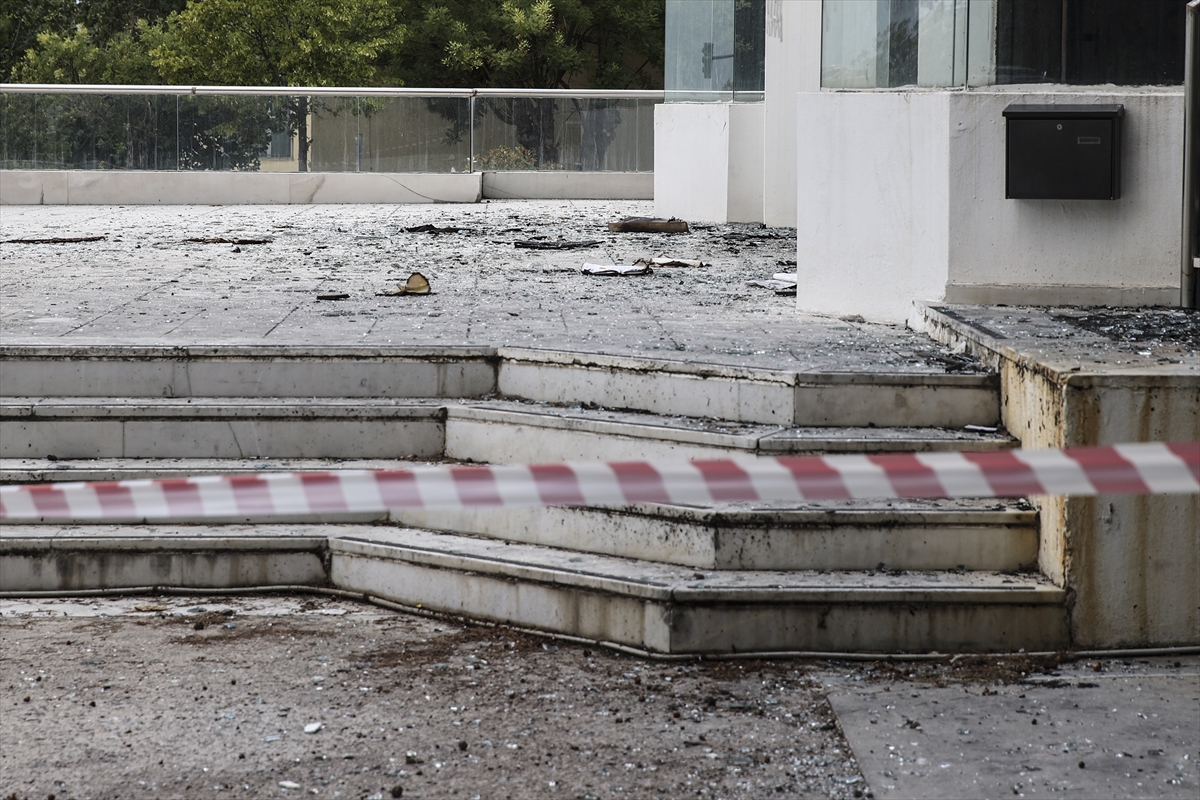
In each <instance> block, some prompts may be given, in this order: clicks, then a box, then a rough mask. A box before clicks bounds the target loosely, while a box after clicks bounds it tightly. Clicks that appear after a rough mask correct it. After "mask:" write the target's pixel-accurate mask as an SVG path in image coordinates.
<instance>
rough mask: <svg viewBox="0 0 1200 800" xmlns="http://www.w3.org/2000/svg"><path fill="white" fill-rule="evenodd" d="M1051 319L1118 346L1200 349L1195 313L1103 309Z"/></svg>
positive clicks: (1199, 321) (1199, 315)
mask: <svg viewBox="0 0 1200 800" xmlns="http://www.w3.org/2000/svg"><path fill="white" fill-rule="evenodd" d="M1050 318H1051V319H1053V320H1055V321H1056V322H1062V323H1065V324H1067V325H1070V326H1071V327H1073V328H1080V329H1082V330H1085V331H1089V332H1091V333H1095V334H1099V335H1100V336H1103V337H1104V338H1105V339H1108V340H1109V341H1111V342H1116V343H1118V344H1131V343H1135V342H1136V343H1141V342H1162V343H1167V344H1174V345H1180V346H1183V347H1188V348H1193V349H1195V348H1200V313H1197V312H1196V311H1195V310H1194V309H1186V308H1175V309H1166V308H1163V309H1158V308H1129V309H1120V308H1104V309H1089V310H1087V311H1086V312H1084V313H1082V314H1051V315H1050Z"/></svg>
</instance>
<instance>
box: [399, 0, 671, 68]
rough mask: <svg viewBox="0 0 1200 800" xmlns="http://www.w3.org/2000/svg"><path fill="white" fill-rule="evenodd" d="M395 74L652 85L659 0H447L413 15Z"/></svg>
mask: <svg viewBox="0 0 1200 800" xmlns="http://www.w3.org/2000/svg"><path fill="white" fill-rule="evenodd" d="M408 26H409V29H408V35H407V36H406V37H405V40H404V43H403V47H402V49H401V51H400V53H399V54H398V55H399V58H397V59H396V60H395V61H393V62H392V63H390V64H389V65H388V69H389V70H390V71H391V74H393V75H394V76H395V77H396V78H397V79H400V80H403V81H405V82H407V83H410V84H412V85H421V86H485V87H490V86H496V87H520V88H530V89H555V88H571V87H577V88H583V87H594V88H606V89H624V88H651V87H653V86H654V85H655V84H656V83H657V84H661V80H662V79H661V71H662V58H663V4H662V3H661V2H659V1H658V0H505V2H495V0H442V2H434V3H430V4H428V5H422V6H420V12H419V13H418V14H415V15H414V16H413V17H411V18H410V19H409V22H408Z"/></svg>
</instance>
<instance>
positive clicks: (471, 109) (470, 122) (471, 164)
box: [467, 91, 475, 172]
mask: <svg viewBox="0 0 1200 800" xmlns="http://www.w3.org/2000/svg"><path fill="white" fill-rule="evenodd" d="M467 126H468V128H469V130H470V134H469V135H468V137H467V141H468V142H469V147H470V148H471V154H470V156H469V157H468V158H469V161H468V162H467V168H468V170H469V171H470V172H474V171H475V92H474V91H472V92H471V96H470V97H469V98H468V100H467Z"/></svg>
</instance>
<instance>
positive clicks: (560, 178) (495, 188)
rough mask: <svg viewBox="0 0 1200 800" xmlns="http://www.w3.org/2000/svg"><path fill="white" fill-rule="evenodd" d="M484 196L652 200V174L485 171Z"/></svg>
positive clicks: (521, 198) (510, 198)
mask: <svg viewBox="0 0 1200 800" xmlns="http://www.w3.org/2000/svg"><path fill="white" fill-rule="evenodd" d="M483 196H484V197H489V198H495V199H497V200H535V199H545V200H653V199H654V173H653V172H566V171H563V170H553V171H545V172H484V173H483Z"/></svg>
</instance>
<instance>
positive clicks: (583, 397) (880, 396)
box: [496, 347, 1000, 428]
mask: <svg viewBox="0 0 1200 800" xmlns="http://www.w3.org/2000/svg"><path fill="white" fill-rule="evenodd" d="M497 353H498V355H499V356H500V360H499V366H498V376H497V383H496V385H497V389H498V390H499V392H500V393H501V394H503V395H505V396H508V397H513V398H521V399H525V400H539V401H545V402H548V403H558V404H572V403H581V404H591V405H596V406H604V407H606V408H620V409H631V410H638V411H649V412H652V413H655V414H680V415H683V416H689V417H709V418H713V419H724V420H736V421H738V422H768V423H775V424H778V425H786V426H793V425H801V426H813V425H817V426H823V425H834V426H867V425H876V426H880V427H889V426H917V427H926V426H943V427H950V428H961V427H962V426H964V425H972V424H973V425H994V424H996V423H997V421H998V420H999V419H1000V396H999V380H998V378H997V376H996V375H994V374H990V373H989V374H945V375H930V374H928V373H904V372H895V373H881V372H871V371H863V372H855V371H846V372H819V373H818V372H811V373H809V372H789V371H774V370H761V369H745V368H739V367H730V366H724V365H714V364H697V363H693V362H685V361H670V360H665V359H664V360H656V359H648V358H627V357H621V356H606V355H593V354H586V353H574V352H555V351H548V350H527V349H519V348H511V347H502V348H499V350H498V351H497Z"/></svg>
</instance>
